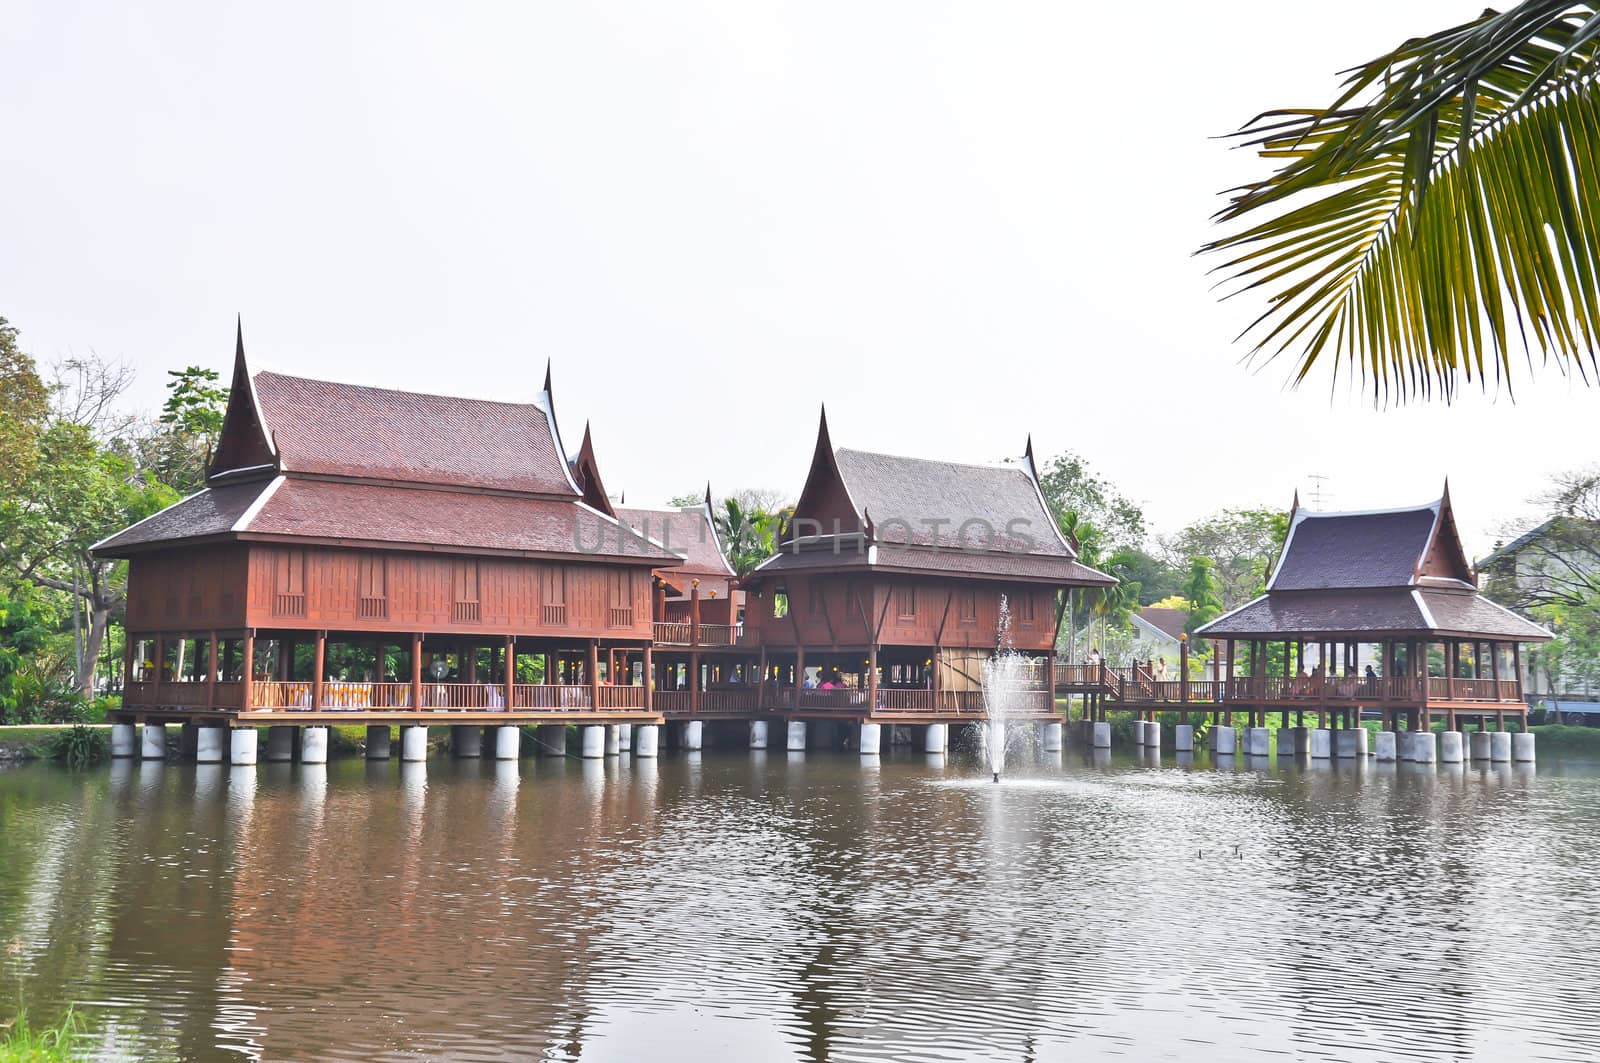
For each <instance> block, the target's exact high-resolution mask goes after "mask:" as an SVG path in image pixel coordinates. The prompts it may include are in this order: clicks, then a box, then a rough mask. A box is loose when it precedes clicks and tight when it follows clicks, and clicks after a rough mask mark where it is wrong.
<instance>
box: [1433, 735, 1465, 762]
mask: <svg viewBox="0 0 1600 1063" xmlns="http://www.w3.org/2000/svg"><path fill="white" fill-rule="evenodd" d="M1465 745H1466V743H1465V742H1463V741H1462V740H1461V732H1460V731H1446V732H1444V733H1443V734H1441V735H1440V736H1439V763H1441V764H1460V763H1461V761H1462V759H1463V750H1462V747H1463V746H1465Z"/></svg>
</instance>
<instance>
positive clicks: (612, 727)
mask: <svg viewBox="0 0 1600 1063" xmlns="http://www.w3.org/2000/svg"><path fill="white" fill-rule="evenodd" d="M621 754H622V736H621V735H620V734H618V733H617V725H616V724H614V723H608V724H606V756H608V757H616V756H621Z"/></svg>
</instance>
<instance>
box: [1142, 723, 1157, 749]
mask: <svg viewBox="0 0 1600 1063" xmlns="http://www.w3.org/2000/svg"><path fill="white" fill-rule="evenodd" d="M1144 745H1145V748H1146V749H1153V750H1155V751H1157V752H1160V751H1161V722H1160V721H1159V720H1146V721H1145V722H1144Z"/></svg>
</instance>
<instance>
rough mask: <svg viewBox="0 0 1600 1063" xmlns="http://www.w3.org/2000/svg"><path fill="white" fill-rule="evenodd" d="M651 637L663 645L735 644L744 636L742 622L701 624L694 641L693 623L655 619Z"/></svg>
mask: <svg viewBox="0 0 1600 1063" xmlns="http://www.w3.org/2000/svg"><path fill="white" fill-rule="evenodd" d="M651 637H652V638H654V639H655V641H656V642H658V643H660V644H661V645H664V646H737V645H738V644H739V640H740V639H741V638H743V637H744V625H743V624H701V625H700V640H699V641H698V642H696V641H695V637H694V625H693V624H690V623H688V622H686V621H676V620H673V621H657V622H656V623H655V624H653V625H651Z"/></svg>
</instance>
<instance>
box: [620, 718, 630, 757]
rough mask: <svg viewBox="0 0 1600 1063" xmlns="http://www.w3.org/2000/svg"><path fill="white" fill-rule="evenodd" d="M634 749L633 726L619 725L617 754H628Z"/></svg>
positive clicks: (627, 724)
mask: <svg viewBox="0 0 1600 1063" xmlns="http://www.w3.org/2000/svg"><path fill="white" fill-rule="evenodd" d="M632 749H633V724H631V723H619V724H617V752H619V753H627V752H630V751H632Z"/></svg>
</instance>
